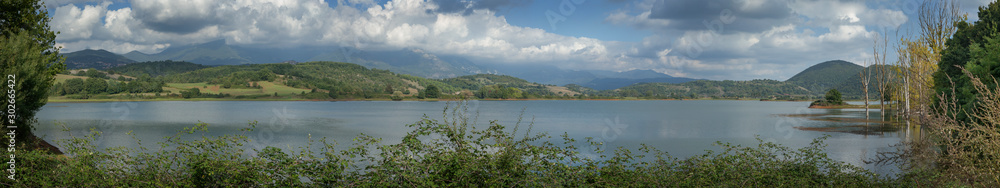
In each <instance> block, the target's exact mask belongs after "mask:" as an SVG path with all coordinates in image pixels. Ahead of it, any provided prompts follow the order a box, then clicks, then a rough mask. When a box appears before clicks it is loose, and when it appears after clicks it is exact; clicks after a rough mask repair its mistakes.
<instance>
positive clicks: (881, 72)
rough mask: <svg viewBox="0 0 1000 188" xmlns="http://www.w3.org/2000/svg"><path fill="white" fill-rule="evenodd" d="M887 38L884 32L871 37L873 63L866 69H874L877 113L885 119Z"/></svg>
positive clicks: (887, 76)
mask: <svg viewBox="0 0 1000 188" xmlns="http://www.w3.org/2000/svg"><path fill="white" fill-rule="evenodd" d="M888 39H889V38H888V37H887V36H886V35H885V34H877V36H875V37H873V40H872V42H873V45H872V51H873V52H874V53H873V54H874V55H875V62H874V63H875V64H874V65H872V66H870V67H868V69H875V70H874V71H875V82H876V84H878V86H877V88H875V89H877V90H878V94H879V99H878V101H879V107H878V108H879V114H881V117H879V118H880V119H881V120H885V90H886V86H887V84H888V82H889V80H888V78H889V75H888V69H886V66H887V65H886V62H885V56H886V48H887V47H888V41H887V40H888ZM869 71H871V70H869ZM865 92H867V91H865Z"/></svg>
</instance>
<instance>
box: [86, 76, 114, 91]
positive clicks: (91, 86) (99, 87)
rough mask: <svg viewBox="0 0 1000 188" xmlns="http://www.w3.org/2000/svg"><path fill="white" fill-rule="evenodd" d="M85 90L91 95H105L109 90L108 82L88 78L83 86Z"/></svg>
mask: <svg viewBox="0 0 1000 188" xmlns="http://www.w3.org/2000/svg"><path fill="white" fill-rule="evenodd" d="M83 88H84V89H85V90H86V91H87V93H91V94H98V93H104V92H106V91H107V89H108V82H105V81H104V79H100V78H93V77H92V78H87V80H86V81H85V82H84V84H83Z"/></svg>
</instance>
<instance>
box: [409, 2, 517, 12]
mask: <svg viewBox="0 0 1000 188" xmlns="http://www.w3.org/2000/svg"><path fill="white" fill-rule="evenodd" d="M533 1H534V0H430V2H431V3H434V4H436V5H438V9H436V10H427V12H428V13H434V12H440V13H456V12H458V13H462V14H463V15H469V14H471V13H472V11H473V10H481V9H487V10H493V11H496V10H500V9H503V8H509V7H517V6H525V5H529V4H531V3H532V2H533Z"/></svg>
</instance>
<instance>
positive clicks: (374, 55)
mask: <svg viewBox="0 0 1000 188" xmlns="http://www.w3.org/2000/svg"><path fill="white" fill-rule="evenodd" d="M308 61H339V62H349V63H355V64H359V65H362V66H365V67H368V68H375V69H383V70H390V71H393V72H398V73H402V74H410V75H414V76H420V77H426V78H452V77H457V76H464V75H471V74H481V73H491V72H492V73H495V72H496V71H495V70H491V69H488V68H485V67H483V66H479V65H477V64H475V63H473V62H472V61H469V60H468V59H465V58H462V57H456V56H439V55H435V54H431V53H428V52H425V51H423V50H420V49H402V50H394V51H361V50H357V49H347V48H344V49H335V50H331V51H330V52H328V53H324V54H320V55H317V56H315V57H313V58H311V59H309V60H308Z"/></svg>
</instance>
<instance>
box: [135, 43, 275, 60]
mask: <svg viewBox="0 0 1000 188" xmlns="http://www.w3.org/2000/svg"><path fill="white" fill-rule="evenodd" d="M124 56H125V57H128V58H129V59H132V60H135V61H140V62H144V61H164V60H173V61H187V62H192V63H197V64H202V65H239V64H251V63H256V62H253V61H250V60H248V59H247V58H244V57H242V56H240V52H239V51H237V50H236V49H234V48H232V47H230V46H229V45H226V41H225V40H216V41H212V42H208V43H204V44H196V45H188V46H178V47H174V46H171V47H169V48H167V49H166V50H163V51H162V52H160V53H156V54H145V53H142V52H138V51H132V52H129V53H127V54H125V55H124ZM262 63H263V62H262Z"/></svg>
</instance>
